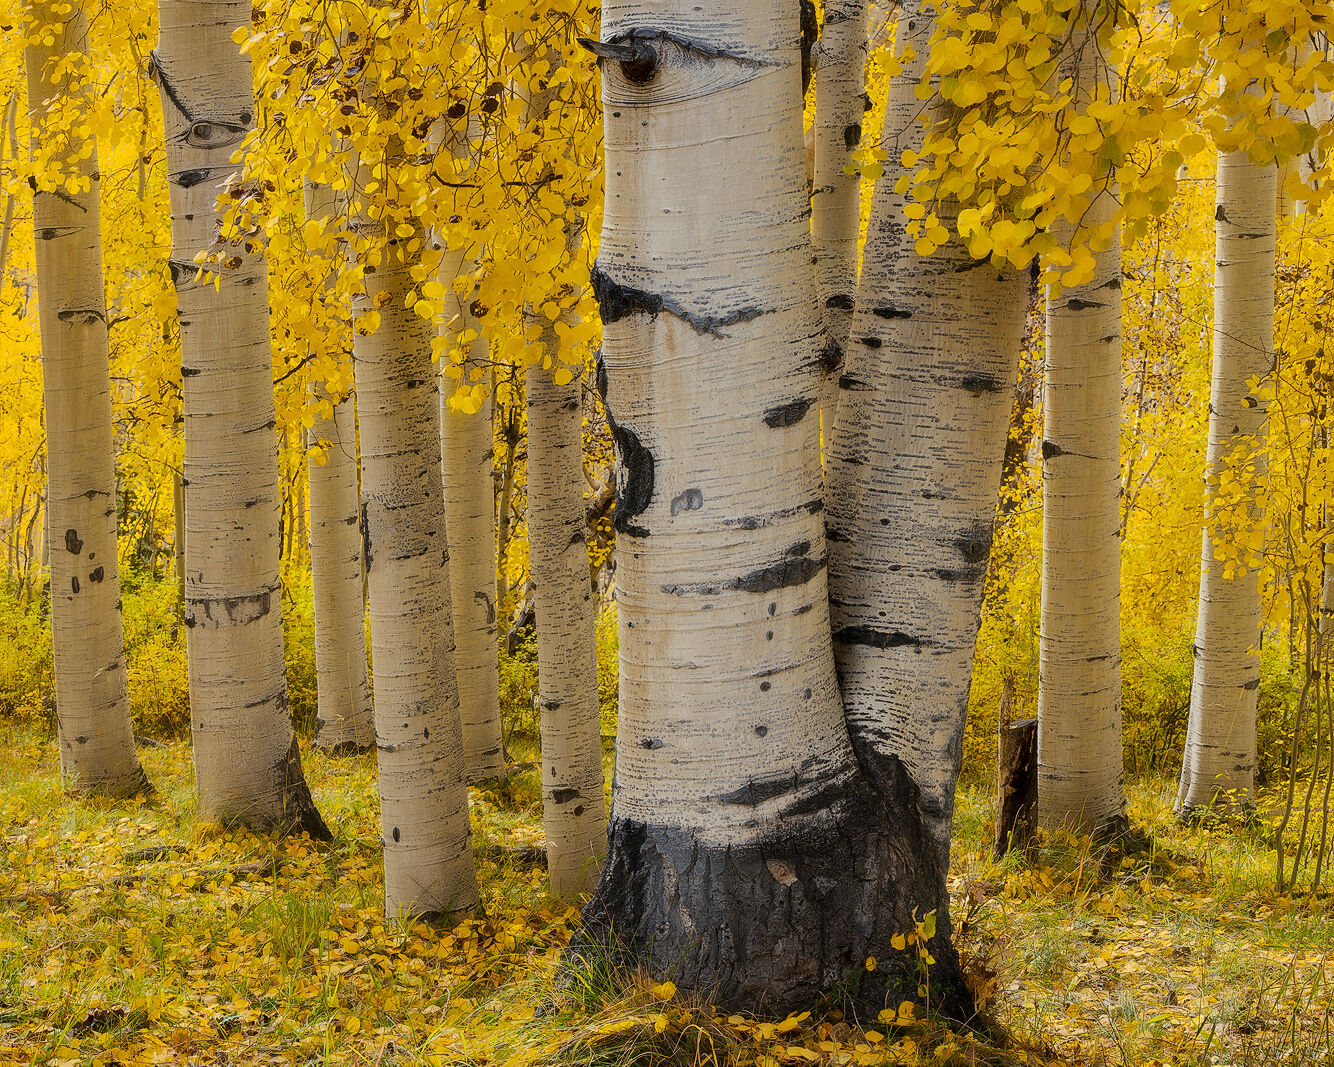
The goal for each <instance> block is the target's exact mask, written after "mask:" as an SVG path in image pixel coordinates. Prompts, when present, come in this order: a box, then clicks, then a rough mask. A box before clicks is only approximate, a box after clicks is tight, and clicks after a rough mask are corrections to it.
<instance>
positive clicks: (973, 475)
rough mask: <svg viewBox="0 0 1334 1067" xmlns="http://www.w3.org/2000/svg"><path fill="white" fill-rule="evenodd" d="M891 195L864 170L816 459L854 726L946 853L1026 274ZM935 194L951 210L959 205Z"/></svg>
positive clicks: (913, 134)
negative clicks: (987, 256) (915, 216)
mask: <svg viewBox="0 0 1334 1067" xmlns="http://www.w3.org/2000/svg"><path fill="white" fill-rule="evenodd" d="M917 6H918V5H916V4H908V5H905V7H904V8H902V9H901V11H900V16H899V39H900V43H901V44H907V45H911V46H913V47H914V48H915V49H916V51H917V55H918V58H917V60H916V61H914V62H910V63H908V64H907V65H906V66H905V69H904V71H903V72H902V73H901V74H900V76H899V77H898V78H897V79H896V80H895V83H894V85H893V86H892V88H891V97H890V104H889V107H888V108H887V109H886V117H885V135H884V138H883V140H884V142H885V143H887V144H900V143H903V142H906V144H905V145H904V147H905V148H906V147H908V146H910V145H914V144H920V142H921V127H920V122H919V119H918V113H919V112H920V110H921V103H920V101H918V100H917V98H916V96H915V95H914V92H913V91H914V89H915V88H916V86H917V84H918V83H919V81H920V80H921V73H922V68H923V66H924V64H925V58H926V55H927V53H928V52H929V46H928V42H929V39H930V36H931V29H932V21H931V19H930V18H928V17H924V16H922V15H921V14H920V13H919V12H918V11H917V10H916V8H917ZM904 207H905V204H904V197H903V196H902V195H901V194H899V193H896V192H895V191H894V183H893V180H892V178H889V179H882V180H881V181H880V182H879V183H877V186H876V190H875V196H874V199H873V201H872V208H871V222H870V226H869V233H868V238H867V242H866V250H865V254H864V256H863V266H862V274H861V280H860V284H859V286H858V289H857V306H856V311H855V312H854V314H853V325H852V334H851V339H850V342H849V347H848V352H849V357H848V367H847V369H846V372H845V373H844V375H843V376H842V379H841V381H840V386H841V388H840V392H841V394H842V397H843V399H842V400H841V401H840V406H839V414H838V418H837V419H836V420H835V431H834V440H833V443H832V445H831V449H830V460H829V462H828V464H827V466H826V472H827V480H828V485H829V489H828V494H827V497H828V506H829V519H828V521H827V524H826V525H827V536H828V538H829V542H830V543H829V598H830V615H831V625H832V627H833V635H834V650H835V654H836V656H837V660H838V671H839V678H840V680H841V682H842V689H843V702H844V707H845V709H846V712H847V718H848V723H849V726H850V728H851V729H852V732H853V737H854V740H855V741H857V742H859V743H860V744H863V745H867V746H870V747H872V748H874V749H876V750H877V751H878V752H880V753H882V754H883V755H884V756H885V757H893V758H896V759H899V760H902V761H903V762H904V764H905V766H906V767H907V768H908V771H909V773H910V774H911V776H912V778H913V780H914V782H916V784H917V786H918V788H919V790H920V800H919V804H920V807H921V810H922V814H923V818H924V819H925V820H926V823H927V826H928V827H929V828H930V830H931V832H932V834H933V835H934V837H935V842H936V847H937V850H938V853H939V857H940V862H941V869H942V870H944V869H945V868H946V865H947V863H948V859H949V845H950V824H951V819H952V813H953V807H954V788H955V783H956V781H957V779H958V776H959V769H960V763H961V760H962V756H963V727H964V720H965V717H966V714H967V702H968V687H969V683H970V681H971V678H972V660H973V646H974V643H975V641H976V637H977V629H978V623H979V619H980V612H981V604H982V593H983V589H984V585H985V578H986V570H987V560H988V558H989V555H990V549H991V524H992V514H993V512H994V510H995V506H996V492H997V489H998V487H999V484H1000V471H1001V463H1002V461H1003V458H1004V454H1005V441H1006V436H1007V433H1008V428H1009V418H1010V408H1011V403H1012V400H1013V396H1014V381H1015V378H1016V375H1017V365H1018V357H1019V347H1020V341H1021V338H1022V333H1023V326H1024V314H1025V290H1026V287H1027V279H1026V275H1025V273H1024V272H1021V271H1018V270H1015V269H1013V268H1006V269H1005V270H1003V271H997V270H996V269H995V268H994V267H993V266H992V265H991V264H990V263H988V262H986V261H983V262H977V261H975V260H974V259H973V258H972V257H971V256H970V255H969V254H968V252H967V250H966V248H965V247H964V246H963V244H962V243H961V242H959V241H958V240H957V239H954V240H951V241H950V242H948V243H947V244H945V245H944V246H943V247H942V248H941V249H940V250H939V251H938V252H937V253H936V254H935V255H934V256H932V257H930V258H923V257H922V256H920V255H919V254H918V252H917V250H916V248H915V247H914V241H913V239H912V235H911V234H908V233H907V232H906V231H905V222H904V215H903V212H904ZM936 210H937V212H938V214H939V216H940V219H941V225H944V226H947V227H952V225H953V223H954V221H955V220H954V214H955V212H956V211H957V206H955V205H952V204H949V203H944V204H941V205H938V206H937V209H936ZM845 408H846V409H845Z"/></svg>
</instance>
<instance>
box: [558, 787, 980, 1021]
mask: <svg viewBox="0 0 1334 1067" xmlns="http://www.w3.org/2000/svg"><path fill="white" fill-rule="evenodd" d="M888 762H889V763H891V764H892V766H887V767H885V768H883V771H882V773H880V774H877V776H876V777H877V778H878V779H883V781H877V783H876V786H877V787H876V788H873V787H872V785H871V783H870V782H869V781H868V780H867V778H866V776H865V775H864V774H862V773H857V774H856V775H855V776H854V778H853V779H852V781H851V782H849V783H848V784H847V785H846V786H845V787H843V788H841V789H839V790H838V791H837V793H836V794H835V793H834V791H832V790H831V796H830V802H829V804H828V805H827V806H826V807H823V808H821V809H820V810H818V811H815V812H811V813H799V814H798V813H791V814H789V815H788V816H787V817H786V818H781V817H780V818H781V823H780V825H781V830H774V831H770V833H769V835H768V836H767V837H761V838H754V839H751V840H748V841H746V840H743V841H741V842H738V843H737V844H732V845H726V846H719V845H711V844H706V843H704V842H701V841H700V840H699V838H698V837H697V835H696V834H694V833H693V832H692V831H691V830H690V829H687V828H680V827H670V826H660V825H653V824H649V823H644V822H639V821H636V820H633V819H626V818H619V817H616V816H615V815H613V818H612V820H611V825H610V829H609V834H608V837H609V850H608V855H607V859H606V862H605V864H604V866H603V870H602V879H601V881H600V882H599V884H598V887H597V890H596V891H595V893H594V896H593V899H592V900H591V901H590V902H589V904H588V906H587V907H586V908H585V909H584V913H583V920H584V929H583V931H582V933H581V934H580V935H579V937H577V938H576V940H575V942H574V943H573V944H572V945H571V948H570V953H571V956H572V957H573V959H574V962H575V965H579V963H580V962H581V961H584V962H587V961H591V960H592V959H593V958H595V957H596V956H598V955H600V954H601V953H602V952H606V953H608V954H610V955H611V956H612V957H613V958H617V959H621V960H624V961H626V962H630V963H638V964H640V965H642V966H644V967H645V968H647V970H648V971H649V973H650V974H652V975H653V976H654V977H656V978H670V979H672V981H674V982H675V983H676V984H677V985H678V986H679V987H682V988H686V989H691V990H694V991H696V992H698V993H699V994H700V995H702V996H704V997H706V998H707V999H708V1000H710V1001H711V1002H713V1003H715V1004H718V1005H720V1006H722V1007H724V1008H727V1009H742V1010H747V1011H752V1012H755V1013H758V1014H765V1015H771V1016H782V1015H785V1014H786V1013H788V1012H790V1011H793V1010H798V1011H800V1010H805V1009H809V1008H810V1007H811V1006H812V1005H813V1004H816V1003H817V1002H818V1001H819V1000H820V999H821V998H822V997H823V998H828V999H831V1000H833V1001H835V1002H836V1003H837V1004H838V1005H839V1006H841V1007H843V1008H844V1010H845V1011H848V1013H849V1015H850V1016H851V1017H853V1018H857V1017H865V1018H866V1020H867V1021H872V1020H874V1019H875V1016H876V1013H877V1012H878V1011H879V1010H880V1009H882V1008H885V1007H887V1006H888V1007H897V1006H898V1005H899V1004H900V1003H901V1002H902V1001H904V1000H914V1001H916V1002H918V1003H919V1004H920V1003H923V1002H926V1003H928V1004H929V1006H930V1008H931V1009H932V1010H934V1011H940V1012H943V1013H944V1014H947V1015H949V1016H950V1017H952V1018H956V1019H959V1020H961V1021H966V1020H969V1019H971V1018H972V1017H973V1015H974V1014H975V1011H974V1004H973V999H972V996H971V994H970V993H969V992H968V990H967V987H966V985H965V983H964V979H963V974H962V971H961V968H960V965H959V958H958V955H957V953H956V952H955V950H954V946H953V944H952V943H951V941H950V924H949V912H948V897H947V894H946V891H945V882H944V878H943V877H942V875H941V873H940V872H939V871H938V868H937V865H936V860H935V851H934V848H933V845H932V843H931V840H930V837H929V835H928V834H927V832H926V831H925V829H924V827H923V826H922V822H921V818H920V816H919V815H918V814H917V804H916V789H915V787H914V786H913V785H912V783H911V781H910V780H909V778H908V776H907V774H906V773H905V772H904V770H903V768H902V766H901V765H899V764H898V763H897V761H888ZM930 912H935V913H936V930H935V934H934V936H933V937H932V938H931V939H930V941H929V943H928V945H927V946H926V948H927V950H929V955H930V957H933V962H930V963H927V962H926V956H925V955H924V954H919V949H918V947H917V946H915V945H913V944H912V943H909V944H907V946H906V947H905V948H903V949H897V950H896V949H895V948H894V947H893V943H892V940H891V939H892V938H893V937H894V936H895V935H908V934H910V933H912V932H913V931H915V930H916V929H917V924H918V923H919V922H921V921H922V920H923V919H925V917H926V916H927V914H928V913H930ZM923 986H925V987H926V990H927V992H926V995H925V996H922V995H919V989H920V987H923Z"/></svg>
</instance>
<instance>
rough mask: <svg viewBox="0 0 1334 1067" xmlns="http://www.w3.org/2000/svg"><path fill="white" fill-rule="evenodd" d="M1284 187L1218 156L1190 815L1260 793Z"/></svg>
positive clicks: (1240, 161)
mask: <svg viewBox="0 0 1334 1067" xmlns="http://www.w3.org/2000/svg"><path fill="white" fill-rule="evenodd" d="M1276 186H1277V172H1276V170H1275V168H1274V167H1273V166H1258V165H1256V164H1254V163H1252V162H1251V161H1250V159H1249V158H1248V157H1247V155H1246V153H1245V152H1244V151H1242V152H1228V153H1224V154H1222V155H1220V156H1219V158H1218V205H1217V209H1216V210H1215V212H1214V218H1215V220H1216V222H1215V226H1216V231H1217V245H1218V247H1217V256H1216V261H1215V270H1214V365H1213V384H1212V386H1211V388H1210V392H1209V452H1208V457H1207V465H1206V470H1205V479H1206V482H1205V486H1206V488H1205V522H1204V533H1203V537H1202V545H1201V558H1200V601H1199V614H1198V618H1197V622H1196V627H1195V645H1194V652H1195V674H1194V678H1193V681H1192V683H1191V693H1190V724H1189V726H1188V728H1187V732H1186V751H1185V756H1184V758H1183V760H1182V768H1181V788H1180V792H1179V794H1178V797H1177V806H1178V808H1180V809H1181V810H1182V811H1183V813H1184V812H1188V811H1190V810H1191V809H1193V808H1202V807H1209V806H1212V805H1216V804H1222V805H1223V806H1224V807H1227V808H1233V809H1237V808H1248V807H1250V806H1252V804H1253V803H1254V796H1253V790H1254V785H1255V766H1256V706H1257V698H1258V697H1259V690H1260V625H1261V603H1260V577H1259V562H1260V556H1261V552H1262V549H1263V539H1264V531H1263V526H1262V525H1261V523H1262V517H1263V511H1262V505H1261V504H1260V503H1259V495H1260V492H1261V491H1262V488H1263V483H1264V479H1265V475H1266V470H1267V466H1268V463H1267V455H1266V452H1265V447H1264V434H1265V419H1266V415H1267V409H1268V403H1267V401H1266V400H1265V399H1264V397H1263V396H1262V395H1261V394H1259V393H1257V392H1256V391H1254V390H1253V389H1252V387H1251V384H1250V383H1251V382H1252V381H1253V380H1255V379H1257V378H1258V379H1262V380H1265V379H1268V378H1269V377H1270V376H1271V375H1272V374H1273V373H1274V245H1275V228H1274V203H1275V196H1276V193H1277V189H1276ZM1225 480H1226V481H1230V482H1231V483H1232V486H1231V491H1230V492H1228V493H1227V495H1226V497H1225V496H1223V495H1222V494H1220V492H1219V485H1220V482H1221V481H1225ZM1238 483H1239V488H1240V490H1241V493H1240V497H1239V498H1236V490H1237V488H1238ZM1230 498H1231V499H1230ZM1239 556H1240V558H1238V557H1239Z"/></svg>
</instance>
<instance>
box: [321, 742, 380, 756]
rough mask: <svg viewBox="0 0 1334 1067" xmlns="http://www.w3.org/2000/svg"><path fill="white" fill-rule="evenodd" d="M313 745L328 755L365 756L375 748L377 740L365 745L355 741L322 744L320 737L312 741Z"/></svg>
mask: <svg viewBox="0 0 1334 1067" xmlns="http://www.w3.org/2000/svg"><path fill="white" fill-rule="evenodd" d="M311 747H313V748H317V749H319V750H320V751H321V752H323V753H324V754H325V755H326V756H364V755H365V754H366V753H367V752H370V751H371V750H372V749H374V748H375V742H374V741H371V742H368V743H367V744H364V745H359V744H357V742H355V741H339V742H337V743H335V744H321V742H320V741H319V739H318V737H317V738H316V739H315V740H314V741H313V742H311Z"/></svg>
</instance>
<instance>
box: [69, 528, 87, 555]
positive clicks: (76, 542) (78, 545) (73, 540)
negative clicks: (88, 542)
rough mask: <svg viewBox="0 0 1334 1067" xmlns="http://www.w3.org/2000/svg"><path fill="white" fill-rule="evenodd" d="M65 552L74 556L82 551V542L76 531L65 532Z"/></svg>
mask: <svg viewBox="0 0 1334 1067" xmlns="http://www.w3.org/2000/svg"><path fill="white" fill-rule="evenodd" d="M65 551H66V552H70V553H72V554H73V555H76V556H77V555H78V554H79V553H80V552H82V551H83V540H82V539H81V538H80V537H79V531H78V530H66V531H65Z"/></svg>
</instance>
